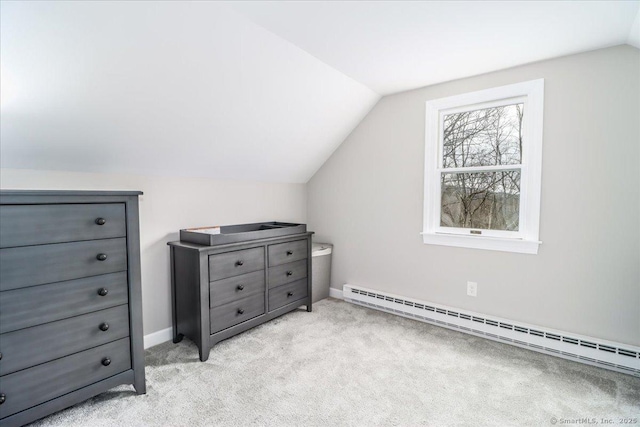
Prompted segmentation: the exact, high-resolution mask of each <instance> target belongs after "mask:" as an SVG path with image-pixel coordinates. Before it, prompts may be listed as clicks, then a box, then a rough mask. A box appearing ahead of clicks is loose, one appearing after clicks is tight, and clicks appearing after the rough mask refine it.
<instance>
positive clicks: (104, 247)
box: [0, 238, 127, 291]
mask: <svg viewBox="0 0 640 427" xmlns="http://www.w3.org/2000/svg"><path fill="white" fill-rule="evenodd" d="M126 243H127V241H126V239H125V238H119V239H105V240H92V241H88V242H75V243H58V244H53V245H41V246H27V247H23V248H8V249H7V248H5V249H0V278H1V279H2V280H1V281H0V291H6V290H9V289H17V288H22V287H26V286H33V285H41V284H45V283H53V282H61V281H64V280H72V279H78V278H81V277H87V276H97V275H99V274H107V273H114V272H116V271H124V270H126V269H127V248H126ZM98 254H106V255H107V259H106V260H104V261H99V260H98V259H97V258H96V257H97V255H98Z"/></svg>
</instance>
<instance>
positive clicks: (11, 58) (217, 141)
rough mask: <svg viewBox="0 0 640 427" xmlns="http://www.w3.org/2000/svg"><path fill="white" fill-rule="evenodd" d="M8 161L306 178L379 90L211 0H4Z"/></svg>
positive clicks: (4, 144) (3, 143) (4, 158)
mask: <svg viewBox="0 0 640 427" xmlns="http://www.w3.org/2000/svg"><path fill="white" fill-rule="evenodd" d="M0 13H1V20H2V21H1V23H0V28H1V40H0V43H1V47H0V49H1V67H2V76H1V77H2V81H1V86H2V120H1V127H0V132H1V134H0V154H1V155H0V161H1V163H0V164H1V166H2V167H4V168H18V169H43V170H67V171H91V172H107V173H110V172H115V173H137V174H163V175H186V176H202V177H213V178H218V179H236V180H256V181H273V182H297V183H304V182H306V181H308V179H309V178H310V177H311V176H312V175H313V174H314V173H315V171H316V170H317V169H318V168H319V167H320V166H321V165H322V163H324V161H325V160H326V159H327V158H328V157H329V156H330V155H331V153H332V152H333V150H335V148H336V147H337V146H338V145H339V144H340V143H341V142H342V141H343V140H344V139H345V137H346V136H347V135H348V134H349V132H351V130H352V129H353V128H354V127H355V126H356V125H357V124H358V123H359V122H360V120H361V119H362V118H363V117H364V116H365V115H366V114H367V113H368V112H369V110H370V109H371V108H372V107H373V105H375V103H376V102H377V101H378V99H379V96H378V95H377V94H375V93H374V92H373V91H371V90H370V89H368V88H367V87H365V86H364V85H362V84H361V83H358V82H356V81H354V80H353V79H351V78H349V77H347V76H345V75H344V74H342V73H340V72H338V71H336V70H335V69H333V68H331V67H329V66H328V65H326V64H325V63H323V62H321V61H319V60H318V59H316V58H314V57H312V56H311V55H309V54H308V53H306V52H304V51H303V50H301V49H300V48H298V47H296V46H294V45H293V44H291V43H289V42H287V41H285V40H283V39H281V38H280V37H278V36H276V35H274V34H272V33H271V32H269V31H267V30H265V29H263V28H262V27H259V26H258V25H256V24H254V23H252V22H250V21H249V20H248V19H246V18H244V17H242V16H239V15H238V13H237V12H235V11H233V10H232V9H230V8H229V7H228V6H227V5H224V4H220V3H202V2H188V3H176V2H162V1H158V2H116V1H114V2H4V1H3V2H2V3H1V11H0Z"/></svg>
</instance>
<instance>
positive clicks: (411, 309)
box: [342, 285, 640, 377]
mask: <svg viewBox="0 0 640 427" xmlns="http://www.w3.org/2000/svg"><path fill="white" fill-rule="evenodd" d="M342 295H343V298H344V300H345V301H347V302H350V303H353V304H358V305H362V306H365V307H370V308H374V309H377V310H382V311H386V312H388V313H393V314H397V315H400V316H404V317H409V318H412V319H416V320H420V321H423V322H427V323H432V324H435V325H438V326H443V327H446V328H450V329H455V330H458V331H461V332H465V333H468V334H473V335H478V336H482V337H485V338H489V339H493V340H495V341H500V342H506V343H508V344H512V345H516V346H519V347H524V348H528V349H530V350H534V351H538V352H542V353H546V354H551V355H553V356H558V357H562V358H565V359H569V360H573V361H576V362H582V363H586V364H589V365H595V366H599V367H601V368H606V369H610V370H614V371H618V372H622V373H625V374H630V375H633V376H636V377H640V348H637V347H634V346H629V345H625V344H618V343H613V342H609V341H603V340H598V339H595V338H590V337H584V336H580V335H576V334H570V333H564V332H562V331H556V330H550V329H545V328H542V327H539V326H533V325H526V324H522V323H520V324H519V323H518V322H513V321H509V320H506V319H499V318H496V317H492V316H485V315H482V314H478V313H471V312H464V311H461V310H459V309H455V310H453V309H451V308H449V307H444V306H441V305H438V304H433V303H429V302H425V301H418V300H413V299H410V298H402V297H398V296H396V295H391V294H386V293H382V292H378V291H373V290H371V289H365V288H362V287H354V286H352V285H344V287H343V291H342Z"/></svg>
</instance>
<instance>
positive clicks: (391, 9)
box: [233, 1, 640, 95]
mask: <svg viewBox="0 0 640 427" xmlns="http://www.w3.org/2000/svg"><path fill="white" fill-rule="evenodd" d="M233 7H234V8H235V9H236V10H238V11H240V12H242V13H243V14H245V15H246V16H247V17H249V18H251V19H252V20H253V21H254V22H255V23H257V24H259V25H261V26H263V27H264V28H267V29H268V30H270V31H272V32H273V33H275V34H278V35H279V36H281V37H283V38H285V39H286V40H289V41H290V42H291V43H293V44H295V45H297V46H299V47H300V48H302V49H304V50H305V51H307V52H309V53H310V54H312V55H313V56H315V57H316V58H318V59H320V60H322V61H324V62H326V63H327V64H329V65H331V66H332V67H334V68H335V69H337V70H340V71H342V72H343V73H345V74H346V75H348V76H350V77H352V78H353V79H355V80H357V81H359V82H360V83H363V84H364V85H366V86H368V87H370V88H371V89H373V90H374V91H376V92H377V93H379V94H382V95H386V94H390V93H394V92H399V91H404V90H408V89H414V88H417V87H422V86H426V85H430V84H434V83H440V82H444V81H448V80H453V79H457V78H462V77H468V76H472V75H477V74H481V73H486V72H489V71H495V70H499V69H503V68H508V67H512V66H516V65H521V64H524V63H529V62H534V61H539V60H542V59H548V58H553V57H557V56H563V55H568V54H572V53H578V52H584V51H588V50H593V49H598V48H602V47H608V46H614V45H619V44H624V43H629V44H632V45H634V46H636V47H638V48H640V28H639V27H638V25H639V24H638V19H639V18H638V16H639V15H640V14H639V8H640V2H639V1H529V2H522V1H424V2H420V1H411V2H404V1H403V2H401V1H387V2H385V1H381V2H371V1H351V2H340V1H318V2H297V1H293V2H259V1H258V2H256V1H249V2H236V3H234V4H233ZM634 19H635V29H634V30H633V31H632V25H633V23H634Z"/></svg>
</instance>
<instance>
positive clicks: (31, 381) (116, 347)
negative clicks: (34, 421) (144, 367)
mask: <svg viewBox="0 0 640 427" xmlns="http://www.w3.org/2000/svg"><path fill="white" fill-rule="evenodd" d="M129 353H130V348H129V339H128V338H123V339H121V340H118V341H114V342H111V343H109V344H105V345H102V346H100V347H96V348H92V349H91V350H86V351H83V352H80V353H76V354H73V355H71V356H67V357H63V358H62V359H58V360H54V361H52V362H48V363H44V364H42V365H38V366H34V367H33V368H29V369H25V370H22V371H18V372H15V373H13V374H9V375H5V376H4V377H2V378H1V379H0V393H3V394H4V395H5V396H6V400H5V402H4V403H3V404H2V405H0V418H4V417H7V416H9V415H12V414H15V413H16V412H20V411H22V410H24V409H27V408H30V407H32V406H35V405H39V404H40V403H43V402H46V401H48V400H51V399H54V398H56V397H58V396H61V395H63V394H65V393H69V392H71V391H74V390H77V389H79V388H81V387H84V386H87V385H89V384H93V383H95V382H98V381H100V380H103V379H105V378H108V377H111V376H113V375H116V374H118V373H120V372H124V371H126V370H128V369H131V359H130V355H129ZM105 358H109V359H110V360H111V363H110V364H109V365H108V366H104V365H103V364H102V361H103V359H105Z"/></svg>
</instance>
